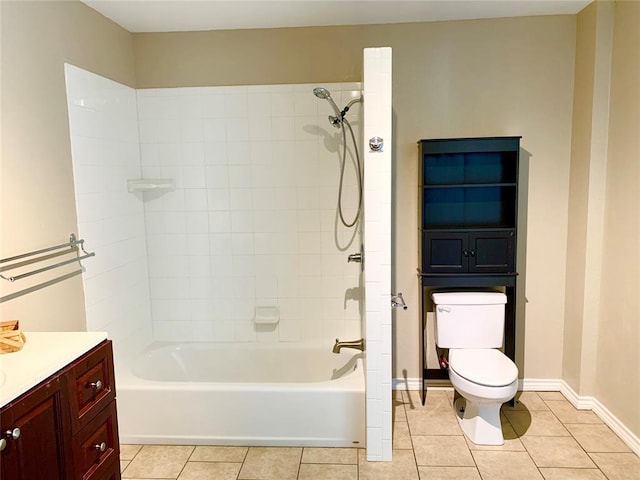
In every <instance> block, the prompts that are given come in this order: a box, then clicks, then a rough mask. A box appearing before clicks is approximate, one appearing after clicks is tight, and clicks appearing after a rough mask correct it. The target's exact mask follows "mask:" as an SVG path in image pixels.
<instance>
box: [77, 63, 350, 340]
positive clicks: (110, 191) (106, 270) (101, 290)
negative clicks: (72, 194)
mask: <svg viewBox="0 0 640 480" xmlns="http://www.w3.org/2000/svg"><path fill="white" fill-rule="evenodd" d="M66 73H67V81H68V95H69V114H70V125H71V138H72V147H73V165H74V178H75V183H76V203H77V208H78V217H79V218H78V224H79V233H80V235H84V236H88V238H91V239H92V242H94V239H96V240H95V241H96V243H97V242H100V244H101V245H100V246H101V247H102V252H105V253H106V255H102V256H103V259H104V260H103V262H100V263H98V262H95V263H94V265H93V267H94V268H92V269H91V271H90V272H87V275H86V276H85V291H86V304H87V324H88V329H89V330H101V329H104V330H107V331H109V332H110V334H111V335H112V336H113V335H116V336H122V337H123V338H122V341H123V343H127V344H129V343H131V342H129V340H131V341H133V340H134V339H137V340H142V341H141V342H140V343H141V344H144V343H146V342H147V341H149V340H151V339H153V340H156V341H163V340H172V341H222V342H233V341H242V342H247V341H249V342H251V341H265V342H278V341H285V342H317V341H323V342H327V345H328V346H330V345H331V344H332V341H333V339H335V338H336V337H341V338H351V337H353V338H359V337H360V336H362V321H361V308H362V305H361V303H362V288H361V278H360V267H359V265H354V264H347V263H346V256H347V253H350V251H351V250H354V251H356V250H359V248H360V243H361V240H360V233H359V231H357V232H354V230H353V229H351V230H347V229H345V228H343V227H341V226H339V224H338V222H336V201H337V188H338V180H339V145H340V142H341V138H340V132H339V131H338V130H336V129H334V128H332V127H331V126H330V125H329V124H328V122H327V116H328V115H329V114H331V113H332V111H331V109H330V107H329V106H328V105H327V104H326V102H322V101H320V100H318V99H317V98H316V97H314V95H313V93H312V90H313V87H314V85H313V84H303V85H265V86H232V87H194V88H162V89H147V90H137V91H136V90H133V89H131V88H129V87H125V86H123V85H119V84H117V83H115V82H112V81H110V80H107V79H104V78H102V77H99V76H97V75H94V74H91V73H89V72H86V71H84V70H81V69H79V68H76V67H73V66H70V65H67V66H66ZM328 87H329V88H331V90H332V91H333V92H335V93H334V96H335V97H336V99H337V100H339V101H340V102H342V103H345V104H346V103H347V102H348V101H350V100H352V99H353V98H357V97H359V96H360V95H361V91H360V85H359V84H329V85H328ZM350 119H351V120H352V123H353V125H354V128H355V129H356V135H357V138H361V135H360V133H359V130H360V127H361V110H360V107H359V105H357V106H354V108H353V111H352V112H351V113H350ZM134 145H135V146H136V148H135V149H134V148H133V146H134ZM138 145H139V150H138V151H139V153H138V151H136V150H137V146H138ZM125 146H127V147H128V148H126V152H123V149H125ZM125 153H126V154H125ZM347 161H348V162H349V163H348V164H347V168H346V175H347V176H346V181H345V195H346V202H347V205H348V206H349V209H348V210H347V213H348V214H350V215H351V214H353V213H355V209H356V207H357V189H356V184H357V179H356V177H355V173H354V169H353V165H352V164H351V162H352V161H353V152H349V156H348V158H347ZM132 178H134V179H135V178H147V179H150V178H151V179H156V178H169V179H172V180H174V181H175V185H176V188H175V190H173V191H151V192H145V193H142V192H134V193H129V192H128V191H127V180H129V179H132ZM98 238H99V239H100V240H98ZM133 251H135V254H134V253H133ZM98 256H100V255H98ZM132 257H135V259H132ZM127 259H129V260H127ZM132 262H133V263H132ZM147 271H148V274H147V273H146V272H147ZM133 277H135V278H137V281H136V283H135V285H136V291H135V295H134V292H132V291H131V290H130V288H129V287H127V285H129V286H131V285H132V282H133ZM144 277H146V278H144ZM118 285H123V287H121V288H119V287H118ZM147 285H148V287H147ZM110 286H112V287H114V288H109V287H110ZM145 287H146V288H147V289H148V293H147V292H145V291H144V290H145ZM144 302H147V312H143V311H142V310H144V308H142V305H141V304H143V303H144ZM114 305H118V306H114ZM264 306H267V307H277V308H276V310H275V311H276V312H277V315H278V323H275V324H267V325H256V324H255V323H254V315H255V309H256V307H264ZM149 311H150V312H151V314H150V315H149V313H148V312H149ZM112 332H113V333H112ZM129 332H136V333H135V334H132V335H129ZM127 337H128V338H127ZM141 337H142V338H141ZM329 342H331V343H329ZM123 348H124V347H123ZM328 348H329V347H328ZM127 350H128V348H127Z"/></svg>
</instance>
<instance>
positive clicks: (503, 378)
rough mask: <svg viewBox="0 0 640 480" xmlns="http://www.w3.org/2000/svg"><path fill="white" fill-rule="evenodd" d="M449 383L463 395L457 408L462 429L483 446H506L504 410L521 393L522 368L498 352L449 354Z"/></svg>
mask: <svg viewBox="0 0 640 480" xmlns="http://www.w3.org/2000/svg"><path fill="white" fill-rule="evenodd" d="M449 380H450V381H451V384H452V385H453V387H454V388H455V389H456V391H457V392H458V393H459V394H460V395H461V397H462V398H459V399H458V400H457V401H456V404H455V406H454V408H455V410H456V416H457V418H458V422H459V424H460V428H462V431H463V432H464V433H465V435H466V436H467V437H468V438H469V439H470V440H471V441H472V442H473V443H476V444H479V445H503V444H504V437H503V435H502V426H501V423H500V407H501V406H502V404H503V403H504V402H506V401H508V400H511V399H512V398H513V397H514V395H515V394H516V392H517V390H518V368H517V367H516V365H515V364H514V363H513V362H512V361H511V360H509V358H507V357H506V356H505V355H504V354H503V353H502V352H500V351H499V350H494V349H451V350H449Z"/></svg>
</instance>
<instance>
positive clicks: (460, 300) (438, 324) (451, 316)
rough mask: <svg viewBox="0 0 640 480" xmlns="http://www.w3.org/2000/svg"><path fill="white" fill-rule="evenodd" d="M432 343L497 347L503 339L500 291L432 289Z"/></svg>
mask: <svg viewBox="0 0 640 480" xmlns="http://www.w3.org/2000/svg"><path fill="white" fill-rule="evenodd" d="M431 298H432V299H433V308H434V311H435V334H436V345H438V346H439V347H441V348H499V347H501V346H502V341H503V339H504V306H505V304H506V303H507V296H506V295H505V294H504V293H500V292H433V293H432V294H431Z"/></svg>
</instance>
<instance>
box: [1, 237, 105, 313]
mask: <svg viewBox="0 0 640 480" xmlns="http://www.w3.org/2000/svg"><path fill="white" fill-rule="evenodd" d="M63 248H68V250H67V251H61V252H57V253H49V252H54V251H56V250H61V249H63ZM79 251H82V253H84V255H81V256H80V255H78V256H76V257H75V258H71V259H67V260H64V261H62V262H58V263H55V264H52V265H47V266H45V267H41V268H37V269H35V270H32V271H30V272H25V273H20V274H18V275H10V276H5V275H2V274H0V278H2V279H3V280H7V281H9V282H11V283H13V282H15V281H16V280H20V279H23V278H27V277H30V276H32V275H37V274H39V273H44V272H47V271H49V270H54V269H56V268H59V267H62V266H64V265H69V264H72V263H75V262H78V264H79V265H80V270H76V271H74V272H70V273H66V274H64V275H60V276H59V277H56V278H54V279H51V280H47V281H45V282H42V283H39V284H37V285H33V286H31V287H28V288H25V289H23V290H19V291H17V292H14V293H10V294H8V295H5V296H3V297H0V303H2V302H6V301H7V300H12V299H14V298H17V297H20V296H22V295H26V294H27V293H31V292H34V291H36V290H40V289H42V288H45V287H48V286H50V285H54V284H56V283H58V282H62V281H63V280H67V279H68V278H71V277H75V276H76V275H79V274H81V273H83V272H84V267H83V266H82V263H80V262H81V260H84V259H87V258H90V257H93V256H95V252H87V251H86V250H85V249H84V240H83V239H80V240H78V239H77V238H76V236H75V234H73V233H72V234H71V235H70V236H69V242H68V243H63V244H60V245H54V246H52V247H47V248H42V249H39V250H34V251H32V252H28V253H22V254H20V255H15V256H13V257H8V258H3V259H0V272H3V271H7V270H14V269H16V268H21V267H25V266H27V265H32V264H35V263H39V262H43V261H45V260H50V259H52V258H55V257H58V256H62V255H68V254H70V253H76V254H78V252H79ZM43 253H49V254H48V255H44V256H40V257H36V258H32V257H35V256H36V255H41V254H43ZM23 259H27V260H23ZM16 260H23V261H21V262H17V263H13V264H10V265H2V264H3V263H8V262H15V261H16Z"/></svg>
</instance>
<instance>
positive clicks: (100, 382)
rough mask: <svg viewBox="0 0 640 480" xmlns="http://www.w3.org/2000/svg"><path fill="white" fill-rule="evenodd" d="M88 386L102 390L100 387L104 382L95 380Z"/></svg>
mask: <svg viewBox="0 0 640 480" xmlns="http://www.w3.org/2000/svg"><path fill="white" fill-rule="evenodd" d="M89 386H90V387H91V388H93V389H94V390H96V391H98V390H102V387H104V384H103V383H102V380H97V381H95V382H91V383H90V384H89Z"/></svg>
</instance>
